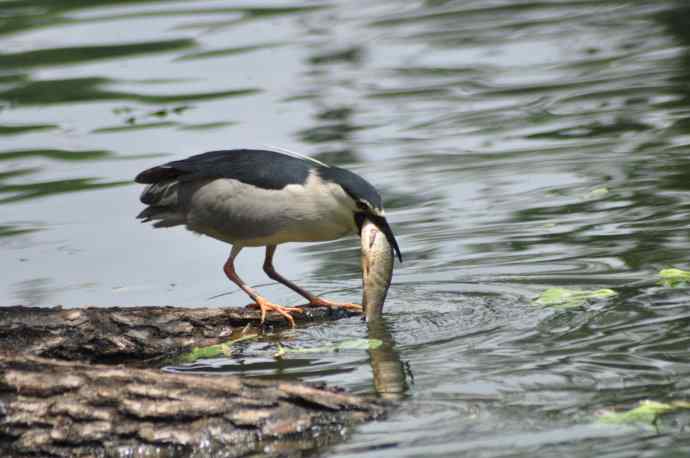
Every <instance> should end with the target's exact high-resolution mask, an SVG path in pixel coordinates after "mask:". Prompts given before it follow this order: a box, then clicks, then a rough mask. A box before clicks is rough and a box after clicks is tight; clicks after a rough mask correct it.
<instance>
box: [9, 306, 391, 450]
mask: <svg viewBox="0 0 690 458" xmlns="http://www.w3.org/2000/svg"><path fill="white" fill-rule="evenodd" d="M68 312H71V311H68ZM53 313H56V311H53ZM63 319H69V317H65V318H63ZM82 319H83V318H77V321H81V320H82ZM187 333H188V334H191V331H188V332H187ZM34 345H35V343H34ZM108 345H110V344H108ZM384 410H385V409H384V405H383V404H382V402H381V401H375V400H367V399H365V398H362V397H358V396H353V395H349V394H345V393H342V392H338V391H336V390H330V389H325V388H323V387H315V386H307V385H303V384H300V383H295V382H283V381H267V380H257V379H251V378H240V377H236V376H222V377H219V376H214V377H209V376H201V375H183V374H172V373H165V372H161V371H158V370H152V369H138V368H128V367H123V366H115V365H108V366H105V365H87V364H82V363H76V362H71V361H55V360H49V359H45V358H40V357H36V356H29V355H26V354H17V353H6V352H0V456H3V457H5V456H7V457H15V456H17V457H21V456H41V457H44V456H46V457H68V456H69V457H72V456H77V457H82V456H83V457H85V456H89V457H91V456H95V457H110V456H118V457H119V456H126V457H132V458H134V457H176V456H195V457H202V456H205V457H207V456H223V457H239V456H301V455H302V452H304V451H308V450H310V449H313V448H314V447H317V446H318V447H323V446H324V445H327V444H329V443H331V442H333V441H334V440H336V439H340V440H342V435H343V434H344V433H346V432H347V430H348V427H349V426H350V425H352V424H355V423H358V422H362V421H365V420H370V419H373V418H377V417H380V416H382V415H383V414H384Z"/></svg>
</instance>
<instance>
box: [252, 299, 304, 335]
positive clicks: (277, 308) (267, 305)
mask: <svg viewBox="0 0 690 458" xmlns="http://www.w3.org/2000/svg"><path fill="white" fill-rule="evenodd" d="M247 307H258V308H259V309H260V310H261V323H263V322H264V321H265V320H266V312H275V313H278V314H279V315H282V316H283V317H285V319H286V320H287V322H288V323H289V324H290V327H291V328H294V327H295V319H294V318H293V317H292V315H290V313H302V312H303V310H302V309H300V308H298V307H285V306H282V305H278V304H273V303H272V302H269V301H267V300H266V299H264V298H263V297H258V298H257V300H256V303H253V304H249V305H248V306H247Z"/></svg>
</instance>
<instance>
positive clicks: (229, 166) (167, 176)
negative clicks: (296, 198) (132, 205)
mask: <svg viewBox="0 0 690 458" xmlns="http://www.w3.org/2000/svg"><path fill="white" fill-rule="evenodd" d="M315 167H317V168H318V167H322V166H321V165H320V163H319V162H318V161H315V160H305V159H304V158H300V157H295V156H294V155H288V154H285V153H282V152H278V151H271V150H260V149H236V150H222V151H210V152H208V153H202V154H197V155H195V156H191V157H188V158H187V159H182V160H179V161H172V162H168V163H167V164H163V165H160V166H158V167H153V168H150V169H148V170H144V171H143V172H141V173H140V174H139V175H137V177H136V178H135V181H136V182H137V183H144V184H152V183H160V182H165V181H173V180H177V181H190V180H198V179H209V178H232V179H235V180H238V181H241V182H243V183H247V184H251V185H254V186H257V187H260V188H263V189H283V188H284V187H285V186H287V185H289V184H301V183H304V182H305V181H306V180H307V177H308V176H309V173H310V171H311V170H312V169H313V168H315Z"/></svg>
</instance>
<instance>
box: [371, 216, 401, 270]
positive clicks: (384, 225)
mask: <svg viewBox="0 0 690 458" xmlns="http://www.w3.org/2000/svg"><path fill="white" fill-rule="evenodd" d="M366 217H367V218H368V219H369V220H370V221H371V222H372V223H374V224H375V225H376V226H377V227H378V228H379V230H380V231H381V232H383V234H384V235H385V236H386V239H388V243H389V244H390V245H391V246H392V247H393V249H394V250H395V254H397V255H398V259H399V260H400V262H402V254H401V253H400V247H399V246H398V241H397V240H395V235H393V229H391V227H390V226H389V225H388V221H387V220H386V218H385V217H384V216H381V215H374V214H369V215H367V216H366Z"/></svg>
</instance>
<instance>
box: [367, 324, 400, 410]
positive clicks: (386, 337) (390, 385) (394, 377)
mask: <svg viewBox="0 0 690 458" xmlns="http://www.w3.org/2000/svg"><path fill="white" fill-rule="evenodd" d="M389 328H390V324H389V323H388V322H387V321H386V319H385V317H384V318H381V319H377V320H369V321H368V322H367V335H368V337H369V339H378V340H380V341H381V342H383V344H382V345H381V346H380V347H377V348H370V349H369V362H370V364H371V370H372V373H373V376H374V389H375V390H376V393H377V394H378V395H379V396H381V397H382V398H384V399H388V400H392V401H398V400H401V399H403V398H404V396H405V394H406V393H407V389H408V386H407V377H406V375H405V368H404V366H403V362H402V360H401V359H400V354H399V353H398V351H397V350H396V348H395V340H394V339H393V335H392V334H391V332H390V329H389Z"/></svg>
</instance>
